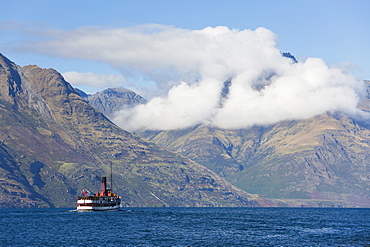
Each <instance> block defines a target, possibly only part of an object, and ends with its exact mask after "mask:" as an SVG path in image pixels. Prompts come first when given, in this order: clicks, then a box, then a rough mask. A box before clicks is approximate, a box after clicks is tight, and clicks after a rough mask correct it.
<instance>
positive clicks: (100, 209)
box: [77, 205, 120, 211]
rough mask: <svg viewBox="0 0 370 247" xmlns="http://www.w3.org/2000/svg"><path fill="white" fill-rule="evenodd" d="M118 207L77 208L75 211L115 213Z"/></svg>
mask: <svg viewBox="0 0 370 247" xmlns="http://www.w3.org/2000/svg"><path fill="white" fill-rule="evenodd" d="M119 209H120V205H116V206H108V207H93V206H78V207H77V211H110V210H112V211H115V210H119Z"/></svg>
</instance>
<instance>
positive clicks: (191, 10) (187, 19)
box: [0, 0, 370, 79]
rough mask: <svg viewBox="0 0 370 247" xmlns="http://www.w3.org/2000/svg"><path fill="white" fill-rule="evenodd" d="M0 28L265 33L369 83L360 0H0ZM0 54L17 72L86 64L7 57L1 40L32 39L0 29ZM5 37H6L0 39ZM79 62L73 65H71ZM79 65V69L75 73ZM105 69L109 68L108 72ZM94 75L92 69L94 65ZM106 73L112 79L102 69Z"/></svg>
mask: <svg viewBox="0 0 370 247" xmlns="http://www.w3.org/2000/svg"><path fill="white" fill-rule="evenodd" d="M1 5H2V7H1V8H2V14H1V16H0V22H8V21H17V22H19V23H20V24H23V25H27V26H28V28H30V27H34V28H37V29H40V30H42V29H63V30H71V29H75V28H78V27H81V26H127V25H139V24H147V23H156V24H162V25H171V26H175V27H178V28H184V29H191V30H194V29H202V28H204V27H207V26H213V27H215V26H228V27H229V28H237V29H252V30H254V29H256V28H257V27H265V28H267V29H270V30H271V31H273V32H274V33H275V34H277V35H278V46H279V47H280V49H281V50H282V51H290V52H291V53H292V54H294V55H295V56H297V57H321V58H323V59H324V60H325V61H326V62H327V63H329V64H339V63H343V62H349V63H353V64H355V65H357V66H358V71H357V72H356V73H357V74H359V75H360V76H361V77H366V78H368V79H369V78H370V62H369V58H368V55H369V50H370V42H369V40H370V27H369V23H370V15H369V14H368V13H369V10H370V1H367V0H361V1H359V0H347V1H343V0H334V1H333V0H324V1H323V0H307V1H305V0H298V1H293V0H280V1H277V0H270V1H266V0H261V1H248V0H245V1H244V0H229V1H214V0H213V1H209V0H203V1H192V0H187V1H169V0H163V1H155V0H147V1H142V0H135V1H125V0H122V1H121V0H110V1H106V2H104V3H103V2H102V1H91V0H90V1H84V0H82V1H70V0H66V1H50V0H12V1H3V2H2V3H1ZM0 35H1V36H3V37H1V38H0V52H2V53H4V54H5V55H7V56H9V58H10V59H11V60H14V61H15V62H16V63H18V64H21V65H26V64H38V65H39V66H42V67H54V68H56V69H57V70H58V71H60V72H66V71H69V70H82V71H84V72H88V71H87V70H88V67H87V66H89V65H91V64H89V63H86V65H84V64H83V63H80V61H68V60H61V59H58V58H55V57H52V56H51V57H45V55H38V54H37V53H36V52H35V53H32V52H28V53H26V54H25V53H17V52H16V51H9V50H8V49H7V48H6V47H5V48H4V45H3V44H2V43H3V42H4V41H11V42H17V41H19V40H20V39H27V38H31V39H32V38H35V37H30V36H27V33H23V34H19V33H15V32H9V30H7V31H5V30H1V29H0ZM4 36H6V37H4ZM79 63H80V64H81V65H79ZM79 66H81V68H79ZM108 67H109V66H108ZM95 68H96V66H95ZM102 70H106V71H107V72H109V73H110V72H113V71H112V70H109V68H104V69H102Z"/></svg>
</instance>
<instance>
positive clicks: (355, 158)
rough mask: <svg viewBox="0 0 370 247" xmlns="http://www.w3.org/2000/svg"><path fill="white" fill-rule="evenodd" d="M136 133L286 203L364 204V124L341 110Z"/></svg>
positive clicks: (369, 133) (367, 171) (369, 135)
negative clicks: (249, 124) (267, 122)
mask: <svg viewBox="0 0 370 247" xmlns="http://www.w3.org/2000/svg"><path fill="white" fill-rule="evenodd" d="M142 135H143V136H145V137H146V138H148V139H149V140H151V141H153V142H155V143H157V144H160V145H162V146H165V147H166V148H168V149H170V150H172V151H176V152H179V153H181V154H182V155H184V156H186V157H189V158H191V159H193V160H194V161H197V162H198V163H200V164H203V165H204V166H206V167H208V168H210V169H211V170H213V171H215V172H216V173H218V174H219V175H221V176H224V177H225V178H226V179H227V180H228V181H230V182H231V183H232V184H234V185H236V186H238V187H239V188H241V189H244V190H246V191H249V192H252V193H257V194H261V195H262V196H264V197H266V198H275V199H280V200H281V201H283V202H284V203H286V204H287V205H291V206H334V207H337V206H340V207H342V206H344V207H369V206H370V197H369V195H370V193H369V192H370V191H369V190H370V165H369V160H370V152H369V150H370V129H369V128H368V127H367V126H364V125H361V124H360V123H356V122H355V121H353V120H351V119H349V118H347V117H344V116H333V115H329V114H323V115H320V116H316V117H314V118H311V119H308V120H305V121H289V122H281V123H279V124H276V125H272V126H268V127H260V126H259V127H253V128H250V129H242V130H222V129H216V128H211V127H209V126H205V125H200V126H197V127H195V128H192V129H187V130H182V131H162V132H150V131H147V132H146V133H142Z"/></svg>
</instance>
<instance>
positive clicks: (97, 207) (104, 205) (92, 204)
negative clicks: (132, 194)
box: [77, 197, 121, 211]
mask: <svg viewBox="0 0 370 247" xmlns="http://www.w3.org/2000/svg"><path fill="white" fill-rule="evenodd" d="M120 203H121V199H120V198H119V197H115V198H112V197H80V198H78V200H77V211H109V210H119V209H120Z"/></svg>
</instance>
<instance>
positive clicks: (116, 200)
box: [77, 177, 121, 211]
mask: <svg viewBox="0 0 370 247" xmlns="http://www.w3.org/2000/svg"><path fill="white" fill-rule="evenodd" d="M111 183H112V177H111ZM101 184H102V189H101V191H100V192H96V193H95V194H94V195H92V196H88V195H86V192H85V191H83V192H82V193H83V194H84V195H83V196H80V197H78V198H77V211H108V210H119V209H120V204H121V198H120V197H119V196H118V195H117V194H116V193H113V192H112V185H111V189H107V178H106V177H102V183H101Z"/></svg>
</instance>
